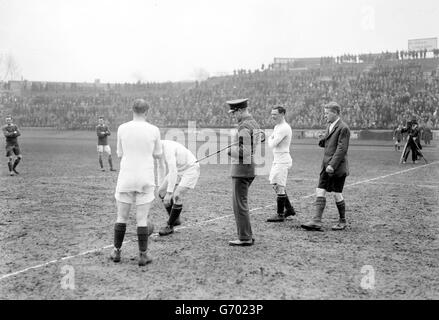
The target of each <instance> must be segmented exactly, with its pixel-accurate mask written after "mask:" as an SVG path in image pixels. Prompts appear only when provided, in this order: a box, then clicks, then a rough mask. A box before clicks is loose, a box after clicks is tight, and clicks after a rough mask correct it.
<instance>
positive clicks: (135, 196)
mask: <svg viewBox="0 0 439 320" xmlns="http://www.w3.org/2000/svg"><path fill="white" fill-rule="evenodd" d="M114 197H115V198H116V200H117V201H119V202H123V203H129V204H133V203H136V205H137V206H139V205H142V204H146V203H150V202H152V201H153V200H154V198H155V196H154V187H150V188H149V189H148V191H147V192H137V191H132V192H116V193H115V194H114Z"/></svg>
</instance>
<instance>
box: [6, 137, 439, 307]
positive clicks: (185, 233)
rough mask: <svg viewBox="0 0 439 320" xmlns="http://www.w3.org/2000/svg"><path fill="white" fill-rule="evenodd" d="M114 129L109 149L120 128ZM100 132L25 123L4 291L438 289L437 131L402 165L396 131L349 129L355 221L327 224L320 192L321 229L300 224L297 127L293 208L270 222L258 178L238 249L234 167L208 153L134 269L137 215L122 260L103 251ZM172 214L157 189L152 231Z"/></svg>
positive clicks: (28, 294) (355, 295) (307, 200)
mask: <svg viewBox="0 0 439 320" xmlns="http://www.w3.org/2000/svg"><path fill="white" fill-rule="evenodd" d="M110 142H111V146H112V148H113V155H114V157H115V151H116V146H115V134H114V135H112V136H111V139H110ZM95 143H96V141H95V137H94V133H93V132H57V131H44V130H35V131H34V130H25V129H24V130H23V136H22V137H20V146H21V148H22V151H23V156H24V160H23V162H22V163H21V164H20V165H19V167H18V170H19V172H20V175H19V176H14V177H9V176H8V175H7V171H6V168H7V166H6V163H5V162H4V163H2V164H1V177H0V184H1V185H0V250H1V251H0V255H1V259H0V298H1V299H438V298H439V277H438V276H437V275H438V274H439V261H438V260H439V259H438V257H439V240H438V235H439V162H435V161H438V160H439V154H438V148H437V146H436V144H434V145H433V146H430V147H426V148H424V151H425V156H426V157H427V159H428V160H429V162H430V165H428V166H424V163H423V162H421V163H419V164H415V165H413V164H411V163H410V164H406V165H399V164H398V162H399V156H400V154H399V153H398V152H395V151H394V150H393V147H392V142H391V141H389V142H382V141H381V142H378V141H368V142H367V143H366V142H360V141H351V147H350V150H349V161H350V167H351V175H350V176H349V177H348V179H347V180H346V188H345V191H344V195H345V198H346V206H347V219H348V222H349V227H348V229H347V230H345V231H343V232H334V231H331V230H330V227H331V225H332V224H333V223H334V222H336V221H337V218H338V216H337V211H336V207H335V205H334V201H333V199H332V197H331V196H328V205H327V208H326V210H325V214H324V225H325V231H324V232H317V233H312V232H306V231H304V230H302V229H301V228H300V224H301V223H302V222H304V221H306V220H307V219H308V218H310V217H311V216H312V214H313V201H314V197H313V193H314V189H315V186H316V184H317V178H318V173H319V168H320V161H321V158H322V150H321V149H320V148H318V147H317V146H316V145H315V144H314V143H315V141H313V140H294V141H293V144H292V155H293V161H294V165H293V168H292V170H291V171H290V175H289V179H288V191H289V195H290V198H292V201H293V205H294V206H295V207H296V209H297V211H298V215H297V216H296V217H293V218H289V220H287V221H286V222H284V223H278V224H269V223H266V222H265V220H266V218H267V216H269V215H271V214H272V213H273V212H274V208H275V207H274V205H275V195H274V192H273V190H272V189H271V187H270V186H269V184H268V180H267V177H266V176H259V177H257V178H256V179H255V181H254V182H253V184H252V186H251V188H250V197H249V204H250V208H251V209H252V216H251V222H252V227H253V231H254V237H255V239H256V243H255V245H254V246H252V247H244V248H241V247H230V246H228V241H229V240H231V239H234V238H236V227H235V222H234V217H233V212H232V210H231V180H230V178H229V177H228V170H229V168H228V166H227V165H202V167H201V177H200V179H199V183H198V185H197V188H196V189H195V190H194V191H193V192H192V193H191V194H190V195H189V197H188V200H187V201H186V202H185V204H184V209H183V213H182V218H183V224H182V226H181V227H180V228H178V229H177V230H176V232H175V233H174V234H172V235H171V236H168V237H158V236H156V235H153V236H152V237H151V241H150V244H149V254H150V255H151V256H152V257H153V259H154V261H153V262H152V264H150V265H148V266H147V267H143V268H140V267H138V265H137V254H138V251H137V250H138V249H137V240H136V238H137V237H136V234H135V230H136V229H135V220H134V215H132V217H131V220H130V223H129V225H128V228H127V235H126V238H125V240H126V241H127V243H125V244H124V246H123V255H122V259H123V260H122V262H121V263H120V264H114V263H113V262H111V261H110V260H109V258H108V257H109V254H110V252H111V248H110V247H111V245H112V241H113V223H114V221H115V216H116V213H115V212H116V211H115V200H114V197H113V193H114V188H115V183H116V179H117V173H114V172H109V171H106V172H100V171H99V170H98V162H97V156H96V146H95ZM434 143H435V142H434ZM115 163H116V167H118V160H115ZM106 165H107V164H106ZM408 169H414V170H408ZM407 170H408V171H407ZM399 172H400V173H399ZM395 173H397V174H395ZM374 178H377V179H375V180H371V179H374ZM166 217H167V215H166V213H165V211H164V209H163V207H162V205H161V203H160V202H159V201H155V202H154V205H153V207H152V210H151V213H150V220H151V221H152V222H153V223H154V225H155V226H156V230H158V228H159V227H161V226H163V225H164V223H165V221H166ZM90 250H91V252H88V251H90ZM62 258H65V259H62ZM32 267H34V268H32ZM27 268H31V269H27Z"/></svg>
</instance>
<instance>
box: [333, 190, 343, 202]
mask: <svg viewBox="0 0 439 320" xmlns="http://www.w3.org/2000/svg"><path fill="white" fill-rule="evenodd" d="M334 200H335V201H336V202H340V201H343V194H341V193H339V192H334Z"/></svg>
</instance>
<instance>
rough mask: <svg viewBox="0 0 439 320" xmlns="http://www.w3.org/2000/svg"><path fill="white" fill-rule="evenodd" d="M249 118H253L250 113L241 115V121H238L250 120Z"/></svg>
mask: <svg viewBox="0 0 439 320" xmlns="http://www.w3.org/2000/svg"><path fill="white" fill-rule="evenodd" d="M250 119H253V117H252V115H251V114H249V115H248V116H243V117H242V119H241V121H239V122H238V123H242V122H243V121H245V120H250Z"/></svg>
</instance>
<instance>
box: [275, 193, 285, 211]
mask: <svg viewBox="0 0 439 320" xmlns="http://www.w3.org/2000/svg"><path fill="white" fill-rule="evenodd" d="M286 197H287V196H286V195H285V194H278V195H277V214H283V213H284V210H285V200H286Z"/></svg>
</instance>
